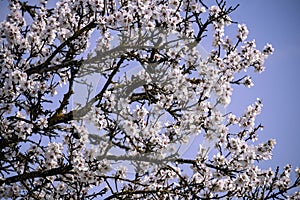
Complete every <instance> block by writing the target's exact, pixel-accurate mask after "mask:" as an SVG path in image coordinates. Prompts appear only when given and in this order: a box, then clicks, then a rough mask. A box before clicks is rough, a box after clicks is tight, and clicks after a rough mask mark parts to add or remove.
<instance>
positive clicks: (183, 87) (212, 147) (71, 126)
mask: <svg viewBox="0 0 300 200" xmlns="http://www.w3.org/2000/svg"><path fill="white" fill-rule="evenodd" d="M35 3H36V2H35ZM35 3H32V4H31V3H30V2H27V1H17V0H11V1H10V4H9V10H10V13H9V14H8V15H7V17H6V20H4V21H3V22H1V26H0V34H1V38H0V41H1V42H0V63H1V68H0V149H1V152H0V196H1V199H239V198H240V199H288V198H289V199H300V192H299V185H300V169H299V168H297V169H296V170H292V167H291V166H290V165H286V166H285V167H284V169H279V168H277V169H275V170H272V169H260V168H259V166H258V162H260V161H263V160H269V159H271V157H272V149H273V147H274V145H275V143H276V142H275V140H273V139H270V140H268V141H265V142H259V141H257V139H258V133H259V132H260V131H261V129H262V128H263V126H262V125H261V124H259V125H257V124H255V118H256V116H257V115H258V114H260V112H261V109H262V102H261V100H260V99H257V101H256V102H254V103H253V104H252V105H250V106H248V107H247V108H246V109H245V112H244V113H243V114H242V115H241V116H236V115H235V114H234V113H232V112H229V111H226V109H225V107H226V106H227V105H228V104H230V99H231V95H232V87H233V85H241V86H243V85H244V86H246V87H251V86H252V85H253V83H252V81H251V78H250V76H249V74H250V73H252V74H253V71H254V72H258V73H261V72H263V71H264V69H265V68H264V61H265V59H266V58H267V57H268V56H269V55H270V54H272V53H273V48H272V46H271V45H270V44H267V45H266V46H265V47H264V48H263V49H262V50H258V49H256V45H255V42H254V41H248V40H247V35H248V30H247V27H246V25H244V24H238V23H237V22H234V20H233V19H231V17H230V14H231V13H232V12H234V11H235V10H236V9H237V7H238V6H237V5H227V3H226V2H225V1H223V0H217V1H216V2H215V5H211V2H210V1H207V2H205V1H202V0H78V1H75V0H58V1H57V2H56V4H55V5H54V4H53V2H48V3H47V2H46V1H45V0H40V1H39V3H37V4H35ZM225 30H229V31H228V32H229V33H231V34H230V35H231V36H228V35H227V34H225ZM233 31H235V32H236V34H235V36H232V33H233ZM204 40H207V41H209V42H211V44H212V46H211V49H209V51H208V53H206V52H205V51H204V50H203V48H201V46H200V45H201V43H202V42H203V41H204ZM249 70H250V71H249ZM191 143H192V144H193V145H191ZM195 144H197V146H196V147H195ZM187 146H190V148H189V149H188V150H186V151H185V152H183V149H184V148H185V147H187ZM194 150H195V151H194ZM291 175H292V177H291Z"/></svg>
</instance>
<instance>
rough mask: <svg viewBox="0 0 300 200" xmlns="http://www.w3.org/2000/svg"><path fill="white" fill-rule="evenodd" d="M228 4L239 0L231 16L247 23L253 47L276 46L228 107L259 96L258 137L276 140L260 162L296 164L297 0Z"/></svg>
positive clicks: (299, 150)
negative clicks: (261, 128)
mask: <svg viewBox="0 0 300 200" xmlns="http://www.w3.org/2000/svg"><path fill="white" fill-rule="evenodd" d="M228 3H229V4H236V3H239V4H240V7H239V8H238V10H237V11H236V12H235V13H234V14H233V17H232V18H233V19H234V20H236V21H239V22H242V23H245V24H246V25H247V27H248V29H249V32H250V34H249V38H250V39H251V38H252V39H256V43H257V46H258V48H262V47H263V46H264V44H265V43H267V42H269V43H271V44H272V45H273V47H274V48H275V53H274V54H273V55H272V56H270V57H269V59H268V60H267V62H266V63H265V66H266V71H265V72H264V73H262V74H261V75H257V76H254V77H253V78H254V81H255V82H254V84H255V86H254V87H253V88H251V89H248V90H244V89H243V90H239V89H236V90H235V91H234V92H233V99H232V106H231V107H232V108H233V109H234V110H235V109H237V110H240V109H244V108H245V106H246V104H250V103H252V102H253V101H254V100H255V99H256V97H260V98H261V99H262V100H263V104H264V107H263V110H262V114H261V115H260V117H259V118H258V119H259V122H262V123H263V125H264V126H265V129H264V131H263V132H262V133H261V137H260V138H261V139H262V140H266V139H268V138H270V137H271V138H275V139H276V141H277V145H276V146H275V149H274V151H273V154H274V156H273V159H272V161H270V162H267V163H265V165H264V166H268V165H270V166H272V167H275V166H277V165H280V166H283V165H285V164H286V163H289V164H292V165H293V166H300V129H299V125H300V118H299V114H300V104H299V102H300V100H299V98H300V88H299V86H300V78H299V75H300V64H299V63H300V62H299V60H298V59H299V58H300V50H299V46H300V26H299V25H300V12H299V8H300V1H297V0H285V1H284V0H278V1H277V0H276V1H274V0H251V1H246V0H232V1H228ZM244 91H245V93H244ZM240 101H241V102H242V103H239V102H240ZM244 103H245V104H244ZM228 109H229V108H228Z"/></svg>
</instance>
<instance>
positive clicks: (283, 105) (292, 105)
mask: <svg viewBox="0 0 300 200" xmlns="http://www.w3.org/2000/svg"><path fill="white" fill-rule="evenodd" d="M236 3H239V4H240V7H239V8H238V9H237V10H236V11H235V12H234V13H233V15H232V19H233V20H235V21H238V22H241V23H245V24H246V25H247V27H248V29H249V31H250V34H249V38H250V39H256V42H257V45H258V48H259V49H261V48H262V47H263V46H264V45H265V44H266V43H268V42H269V43H271V44H272V45H273V47H274V48H275V53H274V55H272V56H271V57H270V58H269V59H268V60H267V62H266V64H265V66H266V71H265V72H264V73H262V74H261V75H256V76H253V79H254V83H255V86H254V87H253V88H251V89H245V88H242V87H239V88H235V90H234V92H233V99H232V104H231V106H230V107H229V108H228V109H227V111H229V110H230V111H231V110H232V111H236V112H237V113H240V112H242V111H243V110H244V109H245V108H246V107H247V105H249V104H251V103H253V102H254V101H255V99H256V98H257V97H260V98H261V99H262V100H263V103H264V107H263V111H262V114H261V115H260V117H259V118H258V122H262V123H263V125H264V126H265V129H264V131H263V132H261V135H260V137H259V139H261V140H262V141H265V140H267V139H269V138H275V139H276V140H277V145H276V147H275V150H274V152H273V153H274V156H273V159H272V160H271V161H269V162H265V163H263V166H265V167H268V166H272V167H273V168H274V167H276V166H277V165H280V166H284V165H285V164H286V163H290V164H292V165H293V166H300V154H299V152H300V144H299V142H300V130H299V127H298V123H299V124H300V121H299V117H298V116H299V113H300V105H299V103H298V102H299V100H298V98H300V89H299V85H300V83H299V80H300V79H299V78H298V76H299V74H300V66H299V61H298V59H299V58H300V51H299V50H298V48H299V46H300V37H299V36H300V28H299V25H300V22H299V20H300V12H299V11H298V9H299V7H300V1H297V0H286V1H284V0H278V1H274V0H251V1H246V0H239V1H238V0H228V3H227V4H228V5H235V4H236ZM6 5H7V1H5V0H1V1H0V6H1V11H0V16H1V20H2V19H3V16H5V15H6V13H7V9H4V8H5V7H6ZM3 6H5V7H3Z"/></svg>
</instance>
